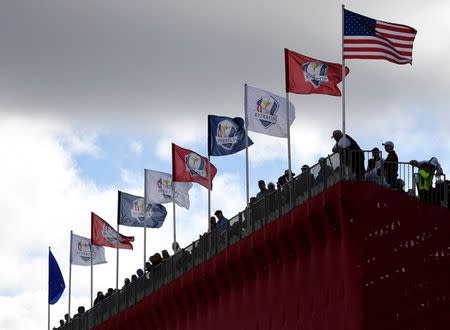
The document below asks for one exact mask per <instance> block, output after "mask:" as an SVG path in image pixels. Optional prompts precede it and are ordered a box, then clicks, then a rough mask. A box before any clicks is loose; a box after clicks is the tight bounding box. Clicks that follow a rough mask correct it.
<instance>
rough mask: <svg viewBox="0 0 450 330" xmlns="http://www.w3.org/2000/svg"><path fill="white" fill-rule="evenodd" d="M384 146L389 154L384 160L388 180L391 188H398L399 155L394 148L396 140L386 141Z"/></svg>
mask: <svg viewBox="0 0 450 330" xmlns="http://www.w3.org/2000/svg"><path fill="white" fill-rule="evenodd" d="M383 146H384V150H385V151H386V152H387V153H388V156H387V157H386V160H385V161H384V173H385V175H386V181H387V183H388V185H389V186H390V187H391V188H393V189H396V188H397V177H398V156H397V153H396V152H395V150H394V142H392V141H386V142H384V143H383Z"/></svg>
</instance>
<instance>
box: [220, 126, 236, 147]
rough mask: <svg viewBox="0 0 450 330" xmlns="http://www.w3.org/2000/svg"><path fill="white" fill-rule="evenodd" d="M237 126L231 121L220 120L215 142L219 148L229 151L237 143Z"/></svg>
mask: <svg viewBox="0 0 450 330" xmlns="http://www.w3.org/2000/svg"><path fill="white" fill-rule="evenodd" d="M237 130H238V126H237V125H236V124H235V123H234V122H232V121H231V120H222V121H221V122H220V123H219V125H217V132H216V141H217V144H218V145H220V146H221V147H223V148H225V149H227V150H231V149H232V148H233V146H234V144H235V143H236V142H237V136H236V134H237Z"/></svg>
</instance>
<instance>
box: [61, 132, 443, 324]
mask: <svg viewBox="0 0 450 330" xmlns="http://www.w3.org/2000/svg"><path fill="white" fill-rule="evenodd" d="M332 138H333V139H334V140H335V142H336V143H335V145H334V146H333V148H332V151H333V152H334V153H337V154H339V164H338V165H337V167H336V168H333V166H331V163H330V164H328V162H329V158H323V157H321V158H319V160H318V164H319V168H318V171H317V173H316V175H314V174H313V173H312V172H311V167H310V166H309V165H307V164H305V165H303V166H302V167H301V174H300V175H299V176H298V177H297V178H296V181H295V182H296V183H295V191H296V194H297V195H299V194H302V193H305V192H306V191H307V190H308V189H310V188H311V187H313V186H314V185H319V184H324V183H325V182H326V180H327V179H328V178H332V177H333V176H335V174H336V173H337V172H339V171H341V172H342V170H343V169H344V168H346V169H348V170H349V172H350V173H349V174H350V177H351V178H353V179H356V180H359V181H369V182H373V183H376V184H379V185H382V186H384V187H387V188H391V189H394V190H397V191H400V192H402V193H406V191H405V190H404V189H405V182H404V180H403V179H402V178H399V176H398V171H399V160H398V156H397V153H396V151H395V145H394V143H393V142H392V141H386V142H384V143H382V146H383V147H384V150H385V152H386V153H387V157H386V158H385V159H383V158H382V152H381V151H380V149H379V148H377V147H375V148H373V149H372V150H371V156H372V158H370V159H368V161H367V167H366V166H365V152H364V151H363V150H362V149H361V148H360V147H359V145H358V143H357V142H356V141H355V140H354V139H353V138H352V137H351V136H350V135H348V134H345V135H344V134H343V133H342V131H340V130H335V131H333V134H332ZM409 164H410V165H412V166H414V167H416V168H417V174H416V177H415V182H414V183H413V184H414V185H416V187H417V190H418V195H419V198H420V199H421V200H423V201H426V202H430V203H440V201H441V200H442V199H443V198H442V197H443V196H444V192H445V191H446V192H447V194H448V193H450V191H449V188H450V182H449V181H448V180H447V181H444V180H442V179H441V177H442V176H443V174H444V172H443V170H442V167H441V164H440V163H439V161H438V159H437V158H436V157H431V158H430V159H429V160H423V161H417V160H411V161H410V162H409ZM294 176H295V173H289V170H285V172H284V174H283V175H281V176H280V177H279V178H278V180H277V183H276V186H275V184H274V183H273V182H269V183H268V184H267V185H266V183H265V181H264V180H259V181H258V188H259V192H258V193H257V194H256V196H255V197H251V198H250V205H249V207H250V208H251V207H252V206H254V205H255V204H256V203H257V202H258V201H259V200H262V199H264V198H265V197H266V196H268V195H270V194H272V193H274V192H275V191H277V190H279V191H284V192H285V194H282V196H281V197H282V199H285V200H287V199H289V198H290V197H289V189H284V188H285V187H286V186H287V183H289V182H290V179H291V178H293V177H294ZM435 176H436V177H437V178H438V179H436V180H433V179H434V178H435ZM433 181H434V182H435V186H434V187H433ZM446 196H448V195H446ZM447 199H448V198H447ZM447 202H448V200H447ZM449 204H450V203H449ZM447 206H448V207H449V208H450V205H447ZM243 226H245V224H244V225H243ZM228 228H229V220H228V219H227V218H225V216H224V215H223V213H222V211H221V210H217V211H215V212H214V216H212V217H210V219H209V231H211V232H213V231H214V232H215V233H216V235H212V236H211V238H212V239H214V240H215V239H216V236H218V237H219V236H221V233H222V232H223V231H224V230H228ZM172 249H173V251H174V253H175V254H178V253H180V255H181V258H180V261H183V260H182V259H183V256H184V254H189V252H188V251H185V250H184V249H180V247H179V245H178V243H176V242H175V243H174V244H173V245H172ZM169 258H170V255H169V252H168V251H167V250H163V251H161V254H160V253H155V254H153V255H152V256H150V257H149V260H148V261H147V262H146V263H145V269H144V270H143V269H138V270H137V271H136V274H133V275H131V280H130V278H126V279H125V280H124V285H123V287H122V290H123V289H124V288H125V287H127V286H128V285H130V284H131V283H134V282H136V281H137V280H138V278H139V277H142V276H146V274H149V273H151V272H152V270H153V269H154V268H155V267H157V266H159V265H160V264H162V263H164V262H166V261H167V260H168V259H169ZM115 292H117V290H115V289H113V288H109V289H108V290H107V292H106V293H105V294H104V293H103V292H102V291H99V292H97V297H96V298H95V300H94V305H97V304H98V303H100V302H101V301H103V300H105V299H106V298H108V297H110V296H111V295H113V294H114V293H115ZM84 312H85V308H84V307H83V306H80V307H78V313H77V314H75V315H74V316H73V318H76V317H79V315H81V314H82V313H84ZM70 320H71V319H70V317H69V314H65V315H64V320H60V321H59V322H60V326H63V325H64V324H66V323H68V322H69V321H70Z"/></svg>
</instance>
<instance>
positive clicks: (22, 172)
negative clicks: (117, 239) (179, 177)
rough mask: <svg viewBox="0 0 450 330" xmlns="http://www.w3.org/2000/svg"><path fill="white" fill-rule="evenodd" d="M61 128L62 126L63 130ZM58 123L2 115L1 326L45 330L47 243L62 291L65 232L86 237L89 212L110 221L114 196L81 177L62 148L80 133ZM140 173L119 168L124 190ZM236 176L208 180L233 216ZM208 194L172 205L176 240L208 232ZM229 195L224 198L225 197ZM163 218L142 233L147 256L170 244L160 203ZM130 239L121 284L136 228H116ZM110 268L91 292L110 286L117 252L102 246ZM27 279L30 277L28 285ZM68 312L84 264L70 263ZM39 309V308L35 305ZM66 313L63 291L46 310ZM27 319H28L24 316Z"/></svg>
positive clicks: (84, 295) (199, 191)
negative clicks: (154, 227)
mask: <svg viewBox="0 0 450 330" xmlns="http://www.w3.org/2000/svg"><path fill="white" fill-rule="evenodd" d="M62 128H64V129H62ZM66 128H67V126H66V125H65V124H64V123H58V122H51V123H48V122H44V121H36V120H34V121H32V120H29V119H25V118H17V117H16V118H13V117H6V116H3V117H2V120H1V122H0V139H1V140H2V141H6V140H8V141H9V143H2V144H1V145H0V152H1V154H2V155H6V156H5V157H4V158H3V161H2V162H1V163H0V181H1V182H2V184H1V185H0V196H2V198H1V199H0V210H1V212H2V218H3V219H5V220H4V221H3V222H2V236H3V238H2V250H1V251H0V260H2V269H3V270H5V271H2V272H1V273H0V310H2V311H3V313H1V316H0V328H1V329H24V328H43V327H45V326H46V322H47V321H46V319H47V308H46V306H47V304H46V295H47V291H46V290H47V253H48V246H49V245H51V247H52V251H53V253H54V255H55V257H56V258H57V260H58V262H59V264H60V267H61V269H62V271H63V275H64V276H65V279H66V286H68V251H69V232H70V230H71V229H73V230H74V232H75V233H76V234H79V235H83V236H87V237H89V235H90V232H89V228H90V212H91V211H94V212H95V213H98V214H99V215H100V216H102V217H103V218H104V219H105V220H107V221H109V222H110V223H111V224H113V225H114V224H115V218H116V202H117V191H116V190H115V189H113V188H99V187H98V186H97V185H96V184H95V183H94V182H89V181H86V180H85V179H82V178H81V177H80V176H79V173H78V171H77V166H76V163H75V161H74V158H73V155H74V152H73V151H72V152H71V151H70V150H69V149H67V148H64V141H66V140H69V139H72V140H74V139H80V140H82V139H83V136H79V137H72V136H70V135H63V134H62V132H66V133H67V132H70V133H67V134H71V133H73V132H74V131H73V130H66ZM136 177H138V173H134V172H131V171H129V170H123V171H122V178H123V179H124V181H125V183H126V184H127V185H128V188H129V189H128V188H127V191H129V192H131V193H138V192H139V191H140V190H142V187H140V186H139V185H140V184H139V185H136V186H135V185H134V184H135V179H134V178H136ZM241 180H242V178H241V177H239V176H238V175H236V174H221V175H218V176H217V177H216V179H215V181H214V184H215V186H214V191H213V199H212V200H213V211H214V209H218V208H221V209H223V210H224V213H225V214H227V215H228V216H230V217H231V216H233V215H234V214H235V213H237V211H238V210H239V209H240V208H241V205H243V204H244V197H243V193H242V192H241V190H240V188H239V182H241ZM206 196H207V190H206V189H204V188H203V187H200V186H198V185H197V186H195V187H194V188H193V189H192V192H191V201H192V202H191V210H185V209H182V208H179V207H177V237H178V238H177V240H178V242H179V243H180V245H181V246H186V245H187V244H190V243H191V242H192V241H193V240H195V239H197V238H198V235H199V234H201V233H203V232H204V231H205V230H206V227H207V210H206V205H207V204H206ZM223 196H227V198H223ZM166 207H167V210H168V217H167V220H166V223H165V224H164V225H163V227H162V228H161V229H158V230H148V248H147V256H150V254H152V253H154V252H156V251H161V250H162V249H168V250H169V251H170V247H171V243H172V228H173V227H172V205H171V204H167V205H166ZM121 232H124V233H125V234H127V235H134V236H135V237H136V242H135V244H134V247H135V248H134V251H125V250H124V251H121V253H120V258H121V259H120V260H121V266H120V275H119V285H120V286H121V285H122V283H123V279H124V278H125V277H130V276H131V274H132V273H134V272H135V271H136V269H138V268H141V266H142V262H143V259H142V250H143V245H142V243H143V240H142V232H143V231H142V230H141V229H135V228H129V227H121ZM106 258H107V260H108V261H109V262H108V264H105V265H99V266H96V267H95V269H94V291H95V292H96V291H98V290H106V289H107V288H108V287H115V250H114V249H108V248H107V249H106ZM30 278H32V280H30ZM72 279H73V281H72V293H73V295H72V313H74V311H75V310H76V308H77V307H78V306H79V305H84V306H89V297H88V295H89V267H80V266H73V269H72ZM39 306H41V307H42V308H39ZM66 312H67V291H66V292H65V293H64V295H63V297H62V299H61V300H60V301H59V302H58V303H57V304H56V305H54V306H52V317H51V324H52V325H56V324H58V320H59V319H60V318H62V316H63V315H64V314H65V313H66ZM24 315H26V317H24Z"/></svg>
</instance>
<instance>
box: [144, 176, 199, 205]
mask: <svg viewBox="0 0 450 330" xmlns="http://www.w3.org/2000/svg"><path fill="white" fill-rule="evenodd" d="M172 184H174V185H175V186H174V187H175V203H177V204H178V205H179V206H181V207H184V208H186V209H189V205H190V202H189V189H191V188H192V183H189V182H174V183H172V175H171V174H169V173H164V172H158V171H152V170H145V199H146V201H145V202H146V203H147V204H155V203H156V204H165V203H171V202H172Z"/></svg>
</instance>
